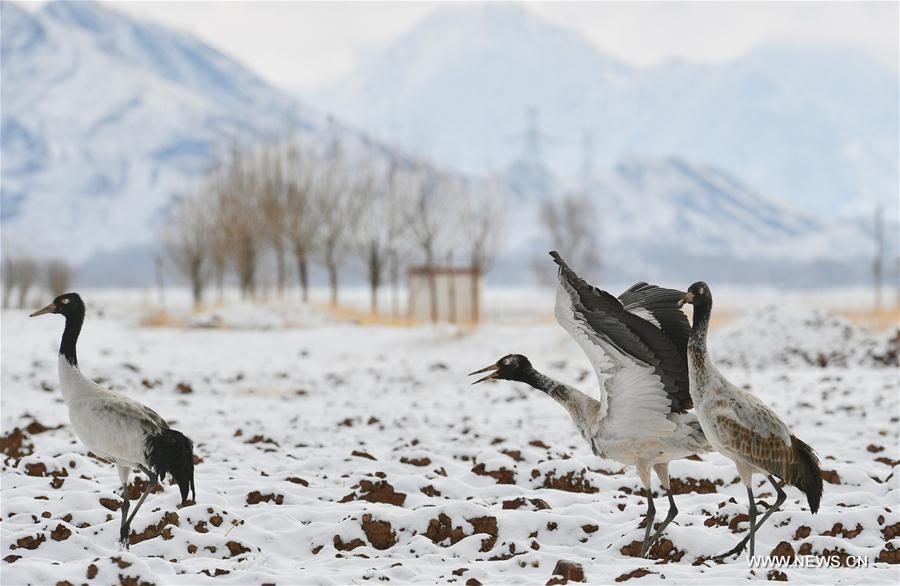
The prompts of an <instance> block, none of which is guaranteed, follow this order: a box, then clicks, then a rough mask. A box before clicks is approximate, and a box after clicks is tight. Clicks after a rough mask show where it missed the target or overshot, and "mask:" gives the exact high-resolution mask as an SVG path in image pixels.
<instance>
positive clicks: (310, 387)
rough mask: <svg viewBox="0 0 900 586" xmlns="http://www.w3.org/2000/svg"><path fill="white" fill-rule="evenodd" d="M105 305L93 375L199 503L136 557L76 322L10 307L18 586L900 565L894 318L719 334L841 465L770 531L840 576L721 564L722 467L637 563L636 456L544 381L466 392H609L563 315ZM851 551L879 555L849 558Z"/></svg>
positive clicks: (5, 414)
mask: <svg viewBox="0 0 900 586" xmlns="http://www.w3.org/2000/svg"><path fill="white" fill-rule="evenodd" d="M88 302H89V303H88V306H89V310H88V316H87V321H86V323H85V328H84V331H83V333H82V336H81V339H80V342H79V348H78V354H79V361H80V363H81V366H82V369H83V370H84V372H85V373H86V374H87V375H88V376H91V377H93V378H95V379H98V380H100V381H102V382H104V383H105V384H107V385H109V386H111V387H112V388H114V389H116V390H118V391H121V392H123V393H126V394H128V395H130V396H132V397H134V398H136V399H138V400H140V401H142V402H144V403H146V404H148V405H150V406H152V407H153V408H154V409H156V410H157V411H158V412H159V413H161V414H162V415H163V416H164V417H165V418H167V419H168V420H170V422H171V423H172V425H173V427H175V428H177V429H180V430H182V431H184V432H185V433H186V434H188V435H189V436H190V437H192V438H193V440H194V441H195V444H196V447H195V451H196V454H197V455H198V456H199V458H200V460H201V461H200V462H199V464H198V465H197V467H196V482H197V502H196V504H190V505H188V506H185V507H181V506H180V505H179V496H178V491H177V489H176V488H175V487H172V486H168V485H166V487H165V490H164V491H162V492H160V493H158V494H154V495H151V497H150V498H149V499H148V502H147V504H146V505H145V506H144V508H142V509H141V511H140V513H139V515H138V516H137V518H136V519H135V521H134V522H133V524H132V529H133V534H132V543H133V545H132V546H131V549H130V551H121V550H119V548H118V547H117V544H116V541H117V535H118V528H119V512H118V510H116V509H117V508H118V506H119V502H118V496H117V494H116V492H115V491H116V489H117V488H118V478H117V475H116V472H115V469H114V467H112V466H111V465H108V464H105V463H103V462H100V461H99V460H96V459H94V458H92V457H90V456H88V455H87V453H86V452H85V450H84V449H83V448H82V446H81V445H80V444H79V443H77V440H75V438H74V436H73V435H72V434H71V432H70V431H69V429H68V428H67V427H66V422H67V414H66V409H65V406H64V405H63V403H62V398H61V395H60V392H59V390H58V388H57V386H58V385H57V375H56V351H57V347H58V344H59V337H60V334H61V332H62V327H63V320H62V318H60V317H59V316H46V317H42V318H36V319H28V318H27V317H25V315H26V313H27V312H22V311H4V312H3V315H2V330H0V333H2V436H3V439H2V448H3V451H4V455H3V457H4V464H3V468H2V523H0V531H2V550H3V552H2V557H3V562H2V563H0V572H2V582H3V584H5V585H13V584H29V583H30V584H57V583H59V584H66V583H69V584H80V583H83V582H87V581H93V582H95V583H100V584H119V583H122V584H139V583H155V584H213V583H222V584H265V583H274V584H298V583H304V584H306V583H311V584H349V583H356V584H358V583H367V582H368V583H401V584H402V583H412V584H422V583H432V582H444V583H457V584H478V583H481V584H512V583H516V584H520V583H531V584H546V583H548V581H549V580H551V579H552V578H553V573H554V568H555V567H556V565H557V562H559V561H560V560H567V561H570V562H575V563H579V564H581V565H582V567H583V570H584V574H585V577H586V580H587V581H589V582H591V583H612V582H616V581H625V580H628V581H630V582H638V583H707V584H726V583H743V582H746V581H747V580H766V579H767V578H768V579H787V580H789V581H791V582H796V583H804V584H813V583H844V584H888V583H891V584H896V583H898V581H900V566H898V565H896V564H897V563H898V562H900V479H898V477H897V475H896V474H895V472H896V471H897V464H900V449H898V441H900V438H898V407H900V405H898V402H900V399H898V386H897V385H898V380H897V370H896V367H885V366H883V365H882V364H881V361H882V360H883V359H884V358H883V357H884V356H885V352H886V350H885V349H886V347H887V346H886V342H885V338H886V336H885V335H884V334H880V335H879V336H877V337H875V338H874V339H870V338H869V337H868V336H866V335H864V334H862V333H861V332H859V331H858V330H855V329H854V328H852V326H849V325H848V324H844V323H842V322H839V321H836V320H833V319H831V318H829V317H828V316H826V315H824V314H818V317H816V315H814V314H797V313H796V312H792V311H787V312H784V314H783V315H781V316H775V317H771V319H770V320H769V321H764V322H760V319H761V318H760V317H759V315H758V314H757V315H756V317H753V318H752V319H749V318H748V319H745V320H738V321H736V322H734V323H732V324H730V325H729V326H726V328H725V329H720V330H718V331H716V332H714V337H713V340H712V343H711V350H712V353H713V356H714V358H720V360H719V362H720V363H721V364H722V365H723V366H724V370H725V372H726V374H727V375H728V376H730V377H731V379H732V380H733V381H734V382H736V383H738V384H746V385H749V387H750V388H751V389H752V390H753V391H754V392H755V393H757V394H758V395H759V396H760V397H761V398H762V399H764V400H765V401H766V402H768V403H769V405H771V406H772V407H773V408H774V409H775V410H776V411H777V412H778V413H779V414H780V415H781V416H782V417H783V418H784V419H785V420H786V421H787V423H788V424H789V425H790V426H791V427H792V428H793V430H794V432H795V433H796V434H797V435H798V436H799V437H801V438H802V439H804V440H805V441H807V442H808V443H809V444H811V445H812V446H813V447H814V448H815V449H816V450H817V452H818V453H819V455H820V457H821V458H822V467H823V470H825V471H826V480H827V482H826V483H825V493H824V496H823V501H822V508H821V510H820V512H819V514H818V515H815V516H813V515H811V514H810V513H809V511H808V510H807V508H806V501H805V499H804V498H803V496H802V494H801V493H800V492H799V491H797V490H796V489H794V488H787V489H786V490H787V494H788V500H787V502H786V503H785V505H784V507H783V509H782V510H781V511H779V512H776V513H775V514H774V515H773V516H772V518H771V519H770V521H769V522H768V523H767V524H766V525H765V526H764V527H763V528H762V529H761V530H760V532H759V534H758V536H757V545H756V547H757V553H758V554H769V553H773V554H776V555H792V554H795V555H797V556H801V555H804V554H809V555H821V556H837V557H836V558H834V559H836V560H838V562H839V565H840V566H842V567H837V568H818V569H815V568H782V569H779V570H777V571H773V570H769V569H756V570H750V569H748V567H747V562H746V559H745V558H741V559H732V560H729V561H728V562H726V563H723V564H718V563H715V562H713V561H711V560H708V559H706V558H708V557H710V556H712V555H714V554H717V553H720V552H722V551H723V550H725V549H728V548H730V547H731V546H732V545H733V544H734V543H735V542H736V541H737V540H739V539H740V538H741V537H742V536H743V535H744V534H745V532H746V529H747V522H746V493H745V490H744V487H743V486H742V485H741V484H739V483H738V481H737V474H736V472H735V469H734V467H733V465H732V464H730V463H729V462H727V461H726V460H725V459H724V458H722V457H720V456H718V455H715V454H713V455H707V456H704V457H703V458H702V460H701V461H688V460H682V461H677V462H674V463H673V464H672V465H671V474H672V476H673V478H674V479H675V480H674V481H673V482H674V485H675V487H676V491H677V493H678V494H677V495H676V500H677V503H678V506H679V510H680V514H679V516H678V517H677V518H676V520H675V522H674V523H673V524H672V525H670V526H669V528H668V529H667V531H666V533H665V536H664V539H663V540H662V541H661V542H660V543H659V544H658V545H657V546H656V547H655V548H654V550H653V552H652V553H653V557H654V559H650V560H643V559H639V558H636V557H634V554H635V552H636V551H637V549H638V545H639V543H638V542H639V540H640V539H642V537H643V530H642V529H639V527H638V523H639V522H640V521H641V519H642V515H643V514H644V512H645V507H646V505H645V501H644V499H643V497H642V496H640V495H639V494H637V491H638V490H639V486H640V481H639V479H638V478H637V476H636V475H635V473H634V471H633V469H628V470H624V471H623V469H622V467H621V466H620V465H619V464H617V463H616V462H613V461H608V460H604V459H601V458H597V457H595V456H593V455H592V454H591V452H590V451H589V449H588V448H587V446H586V445H585V444H584V443H583V441H582V440H581V438H580V437H578V436H577V435H576V434H575V432H574V428H573V426H572V424H571V423H570V421H569V420H568V415H567V414H566V413H565V411H564V410H563V409H562V408H561V407H559V406H557V405H555V404H554V403H553V401H552V400H551V399H549V398H548V397H546V396H545V395H543V394H541V393H539V392H537V391H533V390H531V389H529V388H527V387H525V385H522V384H515V383H507V382H500V383H497V384H483V385H478V386H474V387H473V386H470V385H469V382H470V379H469V377H467V376H466V373H468V372H469V371H472V370H475V369H477V368H481V367H483V366H486V365H488V364H490V363H493V362H494V361H496V360H497V359H498V358H500V357H501V356H503V355H505V354H507V353H511V352H518V353H522V354H525V355H527V356H529V357H530V358H531V359H532V362H533V363H534V364H535V366H536V367H537V368H538V369H540V370H542V371H544V372H546V373H547V374H550V375H551V376H554V377H556V378H559V379H561V380H563V381H566V382H569V383H572V384H575V385H576V386H579V387H581V388H582V389H584V390H585V391H588V392H591V391H592V390H593V389H594V386H595V385H596V381H595V379H594V375H593V373H592V372H591V371H589V364H588V362H587V360H586V359H585V358H584V356H583V355H582V354H581V352H580V350H579V349H578V348H577V347H576V346H575V344H574V343H573V342H572V341H571V340H570V339H569V338H568V336H567V334H566V333H565V332H564V331H563V330H562V329H560V328H559V327H558V326H556V325H555V324H552V323H525V322H519V323H513V322H512V321H502V320H501V321H500V322H498V323H494V324H493V325H489V326H485V327H483V328H481V329H479V330H477V331H475V332H469V333H467V332H462V331H459V330H457V329H455V328H453V327H449V326H444V327H419V328H389V327H380V326H372V327H361V326H354V325H350V324H345V323H335V322H334V321H332V320H328V319H324V318H321V317H317V316H315V315H314V314H312V313H311V312H309V311H306V310H305V309H304V308H302V307H298V309H296V310H295V311H294V313H291V315H290V318H284V319H285V321H286V322H290V323H291V324H292V325H293V326H295V327H290V328H285V327H281V325H282V324H280V323H279V322H278V320H277V319H276V318H273V317H272V316H269V317H267V318H266V320H267V321H266V322H265V323H264V324H262V326H263V327H265V328H267V329H259V328H256V327H242V328H240V329H226V328H191V329H181V328H165V327H157V328H150V327H139V326H138V325H137V324H138V323H139V322H140V320H141V318H142V317H143V316H142V315H141V313H140V311H139V310H138V309H136V308H137V307H138V306H139V305H140V304H139V303H137V302H135V303H132V304H123V305H120V306H104V308H103V312H102V316H101V315H100V311H99V310H98V307H97V305H92V304H91V300H90V299H88ZM242 311H243V310H242ZM226 313H227V310H226ZM751 317H752V316H751ZM244 325H245V326H252V325H253V324H252V323H249V324H246V323H245V324H244ZM298 326H299V327H298ZM754 328H760V329H754ZM773 332H774V333H773ZM779 332H780V333H779ZM823 356H824V359H823V358H822V357H823ZM823 364H824V367H823V366H822V365H823ZM756 482H757V489H756V493H757V497H758V499H759V500H761V501H764V502H771V501H772V500H773V494H772V493H771V490H770V489H769V487H768V484H767V482H766V481H765V480H764V478H763V477H762V476H757V477H756ZM654 486H658V485H657V484H656V480H655V479H654ZM138 490H139V487H137V486H136V487H135V491H134V492H135V493H137V492H138ZM134 496H135V497H136V496H137V494H135V495H134ZM658 496H659V498H658V501H657V508H658V519H661V518H662V517H663V516H664V514H665V511H666V510H667V504H666V502H665V499H664V496H663V495H662V494H660V493H658ZM761 506H762V505H761ZM761 510H763V509H762V508H761ZM857 555H859V556H865V557H867V558H868V562H869V565H868V567H867V568H859V567H844V566H846V565H847V564H848V563H850V562H851V561H852V560H851V558H849V557H847V556H857ZM551 583H563V582H562V578H559V579H558V580H557V581H556V582H551Z"/></svg>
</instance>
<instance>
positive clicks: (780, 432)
mask: <svg viewBox="0 0 900 586" xmlns="http://www.w3.org/2000/svg"><path fill="white" fill-rule="evenodd" d="M681 303H682V304H684V303H691V304H693V306H694V324H693V326H692V328H691V335H690V338H689V340H688V365H689V372H690V379H691V398H692V399H693V401H694V406H695V407H696V411H697V417H698V419H699V420H700V425H701V426H702V427H703V431H704V433H705V434H706V437H707V439H708V440H709V443H710V444H712V446H713V448H715V449H716V450H718V451H719V452H721V453H722V454H723V455H724V456H725V457H726V458H729V459H730V460H731V461H733V462H734V464H735V466H737V470H738V475H739V476H740V478H741V481H742V482H743V483H744V485H745V486H746V487H747V498H748V499H749V500H750V511H749V517H750V532H749V533H748V534H747V536H746V537H744V539H742V540H741V541H740V542H739V543H738V544H737V545H736V546H735V547H734V548H733V549H731V550H729V551H727V552H725V553H723V554H721V555H719V556H717V557H718V558H719V559H722V558H726V557H730V556H732V555H739V554H740V553H741V552H742V551H743V550H744V548H745V547H746V546H747V543H748V542H749V544H750V551H749V553H750V557H753V554H754V545H755V542H756V532H757V531H758V530H759V528H760V527H761V526H762V524H763V523H765V522H766V519H768V518H769V517H770V516H771V515H772V513H774V512H775V511H776V510H778V508H779V507H780V506H781V505H782V503H784V501H785V498H786V496H787V495H785V493H784V491H783V490H782V489H781V486H779V484H778V482H777V481H776V479H775V477H777V478H780V479H781V480H784V481H785V482H787V483H788V484H790V485H793V486H796V487H797V488H799V489H800V490H802V491H803V492H804V493H805V494H806V500H807V502H808V503H809V509H810V510H811V511H812V512H813V513H815V512H817V511H818V510H819V502H820V501H821V500H822V474H821V470H820V468H819V459H818V458H817V457H816V454H815V453H814V452H813V450H812V448H810V447H809V446H808V445H807V444H806V443H804V442H803V441H801V440H800V439H799V438H797V436H795V435H794V434H792V433H791V430H790V429H788V426H787V425H785V423H784V422H783V421H782V420H781V419H780V418H779V417H778V415H776V414H775V412H774V411H772V410H771V409H769V407H767V406H766V404H765V403H763V402H762V401H760V400H759V399H758V398H757V397H756V396H755V395H753V394H752V393H750V392H748V391H745V390H743V389H740V388H738V387H736V386H735V385H733V384H731V383H730V382H729V381H728V380H727V379H726V378H725V377H724V376H722V374H721V373H720V372H719V371H718V369H717V368H716V366H715V364H713V362H712V359H710V357H709V350H708V349H707V347H706V334H707V331H708V329H709V316H710V314H711V313H712V293H710V291H709V286H708V285H707V284H706V283H704V282H702V281H698V282H696V283H694V284H693V285H691V286H690V288H689V289H688V291H687V293H685V295H684V297H683V298H682V301H681ZM754 472H759V473H761V474H765V475H766V476H767V477H768V479H769V482H770V483H772V486H773V487H774V488H775V493H776V494H777V497H776V498H775V504H773V505H772V506H771V507H769V510H767V511H766V514H765V515H763V517H762V519H760V520H759V522H757V521H756V501H755V500H754V498H753V473H754Z"/></svg>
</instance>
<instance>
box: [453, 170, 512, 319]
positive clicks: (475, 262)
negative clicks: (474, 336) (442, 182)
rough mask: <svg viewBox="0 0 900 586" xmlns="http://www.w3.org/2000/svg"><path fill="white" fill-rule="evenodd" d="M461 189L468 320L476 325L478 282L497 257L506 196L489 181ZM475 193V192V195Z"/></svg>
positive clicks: (478, 314) (478, 311) (478, 313)
mask: <svg viewBox="0 0 900 586" xmlns="http://www.w3.org/2000/svg"><path fill="white" fill-rule="evenodd" d="M465 187H466V189H465V192H464V193H465V197H464V198H463V201H464V202H465V211H464V218H463V222H462V226H463V229H464V230H465V236H466V241H467V242H468V245H467V247H468V256H469V264H470V266H471V267H472V270H473V271H474V275H473V278H472V291H471V298H472V315H471V320H472V322H477V321H478V320H479V316H480V315H481V307H480V299H479V296H478V293H479V288H478V282H479V280H480V279H482V278H483V277H484V275H485V274H486V273H487V272H488V271H489V270H490V268H491V266H493V264H494V261H495V260H496V257H497V252H498V250H499V247H500V240H501V234H502V231H503V217H504V216H503V207H504V205H505V202H506V196H505V193H504V192H503V191H501V190H500V189H499V187H498V185H497V183H496V182H495V181H493V180H489V181H486V182H483V183H479V184H476V185H467V186H465ZM476 190H477V191H478V192H479V193H478V194H477V195H476Z"/></svg>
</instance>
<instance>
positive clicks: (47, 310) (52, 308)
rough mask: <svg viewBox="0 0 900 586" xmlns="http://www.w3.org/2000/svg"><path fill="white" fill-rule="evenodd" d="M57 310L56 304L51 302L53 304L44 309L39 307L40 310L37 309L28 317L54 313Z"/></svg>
mask: <svg viewBox="0 0 900 586" xmlns="http://www.w3.org/2000/svg"><path fill="white" fill-rule="evenodd" d="M55 311H56V306H55V305H54V304H52V303H51V304H50V305H48V306H47V307H44V308H43V309H39V310H37V311H35V312H34V313H32V314H31V315H29V316H28V317H37V316H39V315H44V314H45V313H53V312H55Z"/></svg>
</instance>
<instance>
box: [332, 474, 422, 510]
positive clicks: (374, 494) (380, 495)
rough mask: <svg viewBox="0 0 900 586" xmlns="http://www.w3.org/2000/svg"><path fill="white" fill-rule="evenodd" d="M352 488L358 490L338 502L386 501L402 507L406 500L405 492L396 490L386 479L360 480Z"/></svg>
mask: <svg viewBox="0 0 900 586" xmlns="http://www.w3.org/2000/svg"><path fill="white" fill-rule="evenodd" d="M352 488H354V489H357V490H358V492H351V493H350V494H348V495H347V496H345V497H344V498H342V499H341V501H340V502H342V503H348V502H350V501H368V502H370V503H387V504H389V505H394V506H395V507H402V506H403V503H404V502H406V493H402V492H397V491H396V490H394V487H393V486H391V483H389V482H388V481H387V480H379V481H378V482H372V481H371V480H360V481H359V484H358V485H354V486H353V487H352Z"/></svg>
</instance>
